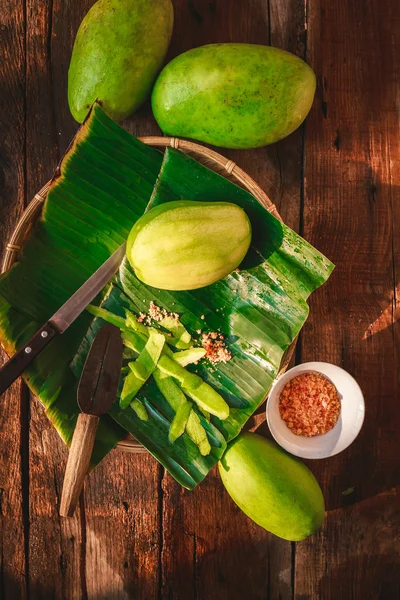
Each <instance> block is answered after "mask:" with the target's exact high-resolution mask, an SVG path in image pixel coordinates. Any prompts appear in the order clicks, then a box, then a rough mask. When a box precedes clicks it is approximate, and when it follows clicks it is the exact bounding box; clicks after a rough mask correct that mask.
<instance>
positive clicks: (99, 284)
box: [0, 243, 125, 396]
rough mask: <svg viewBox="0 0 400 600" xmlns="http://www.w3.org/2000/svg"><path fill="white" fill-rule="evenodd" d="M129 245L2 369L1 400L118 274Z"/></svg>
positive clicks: (0, 376) (110, 260)
mask: <svg viewBox="0 0 400 600" xmlns="http://www.w3.org/2000/svg"><path fill="white" fill-rule="evenodd" d="M124 255H125V243H124V244H122V246H120V247H119V248H118V250H116V251H115V252H114V254H112V255H111V256H110V258H109V259H107V260H106V261H105V262H104V263H103V264H102V265H101V267H99V268H98V269H97V271H95V272H94V273H93V275H91V277H89V279H88V280H87V281H85V283H84V284H83V285H82V286H81V287H80V288H79V289H78V290H77V291H76V292H75V293H74V294H73V295H72V296H71V298H69V300H67V301H66V302H65V304H63V305H62V307H61V308H60V309H59V310H58V311H57V312H56V313H55V314H54V315H53V316H52V317H51V318H50V319H49V320H48V321H47V323H45V324H44V325H43V327H42V328H41V329H39V331H37V332H36V333H35V335H34V336H33V337H31V339H30V340H29V341H28V342H27V343H26V344H25V345H24V346H22V348H20V349H19V350H18V352H17V353H16V354H14V356H13V357H12V358H10V360H9V361H8V362H6V364H5V365H4V366H3V367H2V368H1V369H0V396H1V394H3V392H5V391H6V390H7V389H8V388H9V387H10V385H11V384H12V383H13V382H14V381H15V380H16V379H17V378H18V377H19V376H20V375H21V373H22V372H23V371H24V370H25V369H26V367H27V366H28V365H30V363H31V362H32V361H33V359H34V358H36V357H37V356H38V354H40V352H41V351H42V350H43V349H44V348H45V347H46V346H47V344H48V343H49V342H50V341H51V340H52V339H53V338H54V337H55V336H56V334H57V333H60V334H61V333H64V331H65V330H66V329H68V327H69V326H70V325H71V324H72V323H73V322H74V321H75V319H76V318H77V317H79V315H80V314H81V312H82V311H83V310H84V309H85V308H86V307H87V305H88V304H90V302H91V301H92V300H93V298H95V297H96V296H97V294H98V293H99V292H101V290H102V289H103V288H104V286H105V285H106V284H107V283H108V282H109V281H110V279H111V277H112V276H113V275H114V274H115V273H116V271H117V270H118V268H119V266H120V264H121V262H122V259H123V258H124Z"/></svg>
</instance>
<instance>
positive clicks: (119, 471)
mask: <svg viewBox="0 0 400 600" xmlns="http://www.w3.org/2000/svg"><path fill="white" fill-rule="evenodd" d="M160 471H161V468H160V467H159V465H158V463H157V461H156V460H155V459H154V458H153V457H152V456H150V455H149V454H148V453H147V452H146V453H144V454H130V453H129V452H126V451H123V450H114V451H113V452H112V453H111V454H109V455H108V456H107V457H106V459H105V460H104V461H103V463H101V464H100V465H99V466H98V467H97V469H96V470H95V471H94V472H93V473H92V474H91V475H90V476H89V478H88V481H87V486H86V491H85V532H86V533H85V536H86V550H85V575H86V588H87V594H88V597H89V598H112V599H113V600H114V598H115V600H130V599H131V598H138V599H141V598H143V599H144V598H149V599H152V598H156V597H157V595H158V587H159V581H158V579H159V559H160V544H159V540H160V518H159V503H158V493H159V481H160Z"/></svg>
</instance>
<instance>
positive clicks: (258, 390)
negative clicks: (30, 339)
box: [74, 149, 333, 489]
mask: <svg viewBox="0 0 400 600" xmlns="http://www.w3.org/2000/svg"><path fill="white" fill-rule="evenodd" d="M177 199H182V200H185V199H190V200H201V201H230V202H234V203H236V204H238V205H239V206H241V207H242V208H243V209H244V210H245V211H246V212H247V214H248V215H249V218H250V220H251V222H252V228H253V239H252V248H251V249H250V251H249V253H248V255H247V256H246V259H245V262H244V263H243V264H242V265H241V268H240V270H239V271H238V272H236V271H235V272H233V273H232V274H231V275H229V276H228V277H225V278H224V279H222V280H220V281H218V282H217V283H215V284H213V285H211V286H208V287H206V288H202V289H199V290H193V291H190V292H169V291H165V290H158V289H155V288H150V287H149V286H146V285H144V284H143V283H142V282H140V281H139V280H138V279H137V278H136V276H135V274H134V273H133V271H132V269H131V267H130V266H129V263H128V261H127V260H125V261H124V262H123V263H122V265H121V268H120V272H119V276H118V278H117V281H116V282H114V284H113V286H112V288H111V290H110V292H109V294H108V296H107V298H106V299H105V301H104V303H103V306H104V308H106V309H107V310H109V311H111V312H114V313H115V314H118V315H120V316H123V315H124V309H125V308H128V309H129V310H133V311H134V312H136V313H139V312H141V311H147V310H148V308H149V303H150V301H151V300H153V301H155V302H156V304H158V305H159V306H160V307H165V308H166V309H167V310H168V311H171V312H178V313H179V314H180V319H181V321H182V323H183V325H184V326H185V327H186V328H187V329H188V331H189V332H190V334H191V335H192V337H193V340H194V341H196V340H197V341H198V343H200V341H199V338H200V336H199V334H198V333H197V332H198V330H202V331H203V332H207V331H217V330H218V331H221V332H222V333H223V334H224V335H225V336H226V339H227V341H228V343H229V348H230V350H231V352H232V355H233V358H232V360H230V361H229V362H227V363H220V364H218V365H211V364H206V363H204V362H203V364H200V365H198V367H197V372H198V373H199V374H200V375H201V376H202V377H203V379H205V380H206V381H207V382H208V383H209V384H211V385H212V386H213V387H215V388H216V389H217V390H218V392H219V393H220V394H221V395H222V396H223V397H224V398H225V400H226V402H227V403H228V404H229V406H230V415H229V417H228V419H226V420H223V421H221V420H219V419H218V418H216V417H212V418H211V423H209V424H208V425H209V427H210V428H211V427H213V429H212V435H211V432H210V431H209V430H207V433H208V436H209V440H210V444H211V446H212V453H211V454H210V456H209V457H206V458H204V457H201V456H200V453H199V451H198V449H197V448H196V447H194V448H192V447H189V446H190V444H189V442H190V440H189V438H188V437H187V435H186V434H184V435H183V436H182V437H181V438H180V439H179V440H178V442H179V441H180V442H181V444H180V445H179V444H178V443H177V442H176V443H175V444H170V443H168V430H169V426H170V423H171V421H172V418H173V411H171V409H170V408H169V405H168V403H167V402H166V401H165V400H164V399H163V397H162V395H161V394H160V393H159V391H158V389H157V387H156V386H155V385H154V382H153V381H152V380H150V381H149V382H148V384H147V385H146V387H145V388H144V389H143V391H142V392H140V393H139V394H138V398H139V399H140V400H141V401H142V402H143V403H144V404H145V406H146V409H147V411H148V413H149V420H148V421H141V420H140V419H139V418H138V417H137V416H136V414H135V412H134V411H133V410H132V409H127V410H121V409H119V408H117V407H116V406H114V408H113V409H112V411H111V413H110V414H111V416H112V417H113V418H114V419H115V420H116V421H117V422H118V423H119V424H120V425H122V426H123V427H125V428H127V429H128V430H129V431H130V432H131V433H132V434H133V435H134V436H135V437H136V438H137V439H138V440H139V441H141V442H142V443H143V444H144V445H145V446H146V447H147V448H148V450H149V451H150V452H151V453H152V454H153V455H154V456H155V457H156V458H157V459H158V460H159V461H160V462H161V463H162V464H163V465H164V466H165V467H166V468H167V469H168V470H169V471H170V472H171V474H172V475H173V476H174V477H175V478H176V479H177V481H179V482H180V483H181V484H182V485H183V486H185V487H188V488H189V489H191V488H192V487H193V486H194V485H195V484H196V483H198V482H199V481H201V479H202V478H203V477H204V476H205V475H206V473H207V471H208V470H209V469H210V468H211V467H212V466H213V465H214V464H215V463H216V462H217V460H218V458H219V457H220V455H221V451H223V449H224V447H225V444H226V443H227V442H228V441H229V440H231V439H232V438H234V437H235V436H236V435H238V433H239V432H240V430H241V428H242V427H243V425H244V424H245V422H246V421H247V420H248V418H249V417H250V416H251V415H252V413H253V412H254V411H255V410H256V408H257V407H258V406H259V405H260V403H261V402H262V401H263V400H264V398H265V396H266V394H267V392H268V390H269V388H270V386H271V384H272V382H273V380H274V379H275V377H276V375H277V373H278V371H279V367H280V364H281V360H282V357H283V354H284V352H285V351H286V350H287V348H288V347H289V346H290V344H291V343H292V342H293V340H294V339H295V338H296V336H297V335H298V333H299V331H300V329H301V327H302V325H303V324H304V322H305V320H306V318H307V316H308V310H309V309H308V305H307V302H306V300H307V298H308V296H309V295H310V293H311V292H312V291H313V290H315V289H316V288H317V287H319V286H320V285H321V284H322V283H324V282H325V281H326V280H327V278H328V277H329V275H330V273H331V271H332V269H333V265H332V263H330V261H329V260H328V259H326V258H325V257H324V256H323V255H322V254H320V253H319V252H318V251H317V250H315V249H314V248H313V247H312V246H310V244H308V243H307V242H306V241H305V240H303V239H302V238H301V237H300V236H298V235H297V234H296V233H294V232H293V231H292V230H291V229H289V228H288V227H287V226H285V225H284V224H282V223H281V222H280V221H278V220H277V219H276V218H275V217H273V216H272V215H271V214H270V213H269V212H268V211H267V210H266V209H265V208H263V207H262V206H261V205H260V204H259V203H258V202H257V201H256V200H255V199H254V198H253V196H252V195H251V194H249V193H248V192H246V191H245V190H243V189H241V188H239V187H237V186H235V185H234V184H233V183H231V182H229V181H228V180H226V179H224V178H223V177H221V176H219V175H217V174H216V173H214V172H213V171H210V170H209V169H207V168H206V167H204V166H203V165H201V164H199V163H198V162H196V161H195V160H194V159H192V158H190V157H188V156H187V155H184V154H182V153H181V152H180V151H177V150H172V149H167V150H166V152H165V155H164V161H163V165H162V168H161V172H160V175H159V178H158V180H157V184H156V186H155V189H154V192H153V195H152V198H151V201H150V204H149V207H153V206H156V205H157V204H160V203H162V202H169V201H173V200H177ZM210 243H212V240H210ZM100 325H101V319H98V320H97V322H96V321H95V322H94V323H93V325H92V328H91V330H90V331H89V332H88V336H87V339H86V340H85V342H84V343H83V344H82V347H81V349H80V352H79V353H78V355H77V357H76V358H75V361H74V369H75V371H76V373H77V374H78V373H79V372H80V370H81V369H82V365H83V361H84V359H85V356H86V353H87V350H88V347H89V344H90V342H91V340H92V338H93V335H94V333H95V331H96V329H97V328H98V327H99V326H100ZM204 421H205V420H204Z"/></svg>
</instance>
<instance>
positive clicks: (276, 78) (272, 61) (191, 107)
mask: <svg viewBox="0 0 400 600" xmlns="http://www.w3.org/2000/svg"><path fill="white" fill-rule="evenodd" d="M315 88H316V78H315V74H314V72H313V70H312V69H311V68H310V67H309V66H308V65H307V64H306V63H305V62H304V61H303V60H301V59H300V58H299V57H297V56H295V55H294V54H291V53H290V52H286V51H284V50H280V49H279V48H272V47H270V46H261V45H255V44H210V45H208V46H202V47H200V48H194V49H192V50H189V51H187V52H184V53H183V54H181V55H180V56H177V57H176V58H174V59H173V60H172V61H171V62H170V63H168V64H167V65H166V67H164V69H163V70H162V71H161V73H160V75H159V76H158V78H157V81H156V83H155V86H154V89H153V93H152V107H153V113H154V116H155V118H156V120H157V123H158V125H159V126H160V127H161V129H162V130H163V132H164V133H165V134H166V135H171V136H181V137H189V138H193V139H195V140H199V141H201V142H206V143H209V144H214V145H216V146H221V147H223V148H258V147H260V146H265V145H267V144H272V143H273V142H276V141H278V140H280V139H282V138H284V137H286V136H287V135H289V134H290V133H292V131H294V130H295V129H297V127H299V125H300V124H301V123H302V122H303V121H304V119H305V118H306V116H307V114H308V112H309V110H310V108H311V105H312V102H313V99H314V94H315Z"/></svg>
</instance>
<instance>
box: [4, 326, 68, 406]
mask: <svg viewBox="0 0 400 600" xmlns="http://www.w3.org/2000/svg"><path fill="white" fill-rule="evenodd" d="M56 333H57V331H56V330H55V329H53V327H52V326H51V325H50V324H49V323H46V324H45V325H43V327H42V328H41V329H39V331H37V332H36V333H35V335H34V336H33V337H31V339H30V340H29V341H28V342H26V344H24V346H22V348H20V349H19V350H18V352H17V353H16V354H14V356H13V357H12V358H10V360H9V361H8V362H6V364H5V365H4V366H3V367H2V368H1V369H0V396H1V394H3V393H4V392H5V391H6V390H7V389H8V388H9V387H10V385H11V384H12V383H13V382H14V381H15V380H16V379H17V378H18V377H19V376H20V375H21V373H22V372H23V371H24V370H25V369H26V367H27V366H28V365H29V364H30V363H31V362H32V361H33V359H34V358H36V356H37V355H38V354H40V352H41V351H42V350H43V348H45V347H46V346H47V344H48V343H49V342H50V340H52V339H53V337H54V336H55V335H56Z"/></svg>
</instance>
